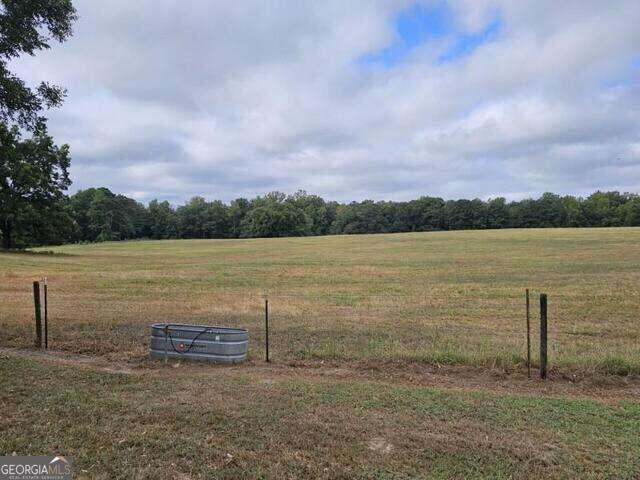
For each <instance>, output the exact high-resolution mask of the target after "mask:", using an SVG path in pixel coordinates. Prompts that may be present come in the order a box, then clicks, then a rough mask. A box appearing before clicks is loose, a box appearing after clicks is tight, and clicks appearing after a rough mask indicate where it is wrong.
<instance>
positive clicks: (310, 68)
mask: <svg viewBox="0 0 640 480" xmlns="http://www.w3.org/2000/svg"><path fill="white" fill-rule="evenodd" d="M74 4H75V6H76V8H77V10H78V13H79V15H80V18H79V20H78V21H77V23H76V25H75V32H74V36H73V37H72V38H71V39H70V40H68V41H67V42H66V43H64V44H62V45H58V44H54V45H52V49H51V50H49V51H46V52H43V53H39V54H38V55H37V56H35V57H26V58H21V59H18V60H16V61H14V62H13V63H12V65H11V68H12V69H13V70H14V72H16V73H17V74H18V75H20V76H21V77H22V78H24V79H25V80H27V81H28V82H30V83H32V84H35V83H36V82H39V81H40V80H48V81H51V82H53V83H57V84H59V85H62V86H64V87H66V88H67V90H68V98H67V100H66V102H65V104H64V105H63V106H62V107H61V108H59V109H57V110H55V111H51V112H49V114H48V116H49V119H50V131H51V133H52V134H53V135H54V136H55V138H56V141H58V142H59V143H65V142H66V143H69V144H70V146H71V152H72V167H71V177H72V180H73V181H74V184H73V187H72V191H76V190H78V189H82V188H87V187H91V186H106V187H108V188H110V189H112V190H113V191H114V192H117V193H123V194H125V195H128V196H131V197H134V198H136V199H137V200H140V201H142V202H146V201H149V200H151V199H153V198H159V199H162V200H169V201H171V202H172V203H176V204H177V203H182V202H184V201H185V200H187V199H189V198H190V197H192V196H194V195H201V196H204V197H205V198H208V199H222V200H225V201H229V200H232V199H234V198H237V197H240V196H244V197H253V196H255V195H261V194H265V193H267V192H269V191H272V190H280V191H284V192H289V193H293V192H295V191H296V190H298V189H304V190H306V191H308V192H309V193H314V194H318V195H322V196H323V197H324V198H326V199H331V200H338V201H352V200H362V199H375V200H383V199H384V200H407V199H412V198H417V197H419V196H422V195H434V196H441V197H444V198H474V197H479V198H483V199H486V198H493V197H497V196H504V197H506V198H507V199H510V200H511V199H520V198H526V197H530V196H537V195H539V194H541V193H543V192H545V191H552V192H556V193H561V194H574V195H587V194H589V193H591V192H593V191H595V190H598V189H600V190H619V191H623V192H635V193H640V27H638V25H640V2H639V1H638V0H607V1H606V2H605V1H602V0H563V1H561V2H559V1H557V0H531V1H528V0H450V1H441V0H434V1H424V2H415V1H403V0H389V1H376V0H349V1H344V0H326V1H321V2H318V1H317V0H296V1H293V0H287V1H285V0H280V1H276V0H242V1H237V0H215V1H213V0H136V1H135V2H132V1H130V0H110V1H108V2H100V1H96V0H76V1H75V2H74Z"/></svg>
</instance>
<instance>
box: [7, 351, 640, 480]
mask: <svg viewBox="0 0 640 480" xmlns="http://www.w3.org/2000/svg"><path fill="white" fill-rule="evenodd" d="M0 381H1V383H2V385H3V389H2V390H1V391H0V400H1V401H2V405H3V411H2V416H1V417H0V418H1V420H0V422H1V423H0V426H1V427H2V432H3V434H2V436H0V451H1V452H3V453H11V452H14V451H15V452H18V453H20V454H49V453H52V452H57V453H63V454H65V455H67V456H69V457H71V458H72V459H73V460H74V463H75V468H76V472H77V474H78V478H92V479H100V478H104V479H107V478H108V479H120V478H122V479H125V478H126V479H128V478H221V479H222V478H301V477H307V478H371V479H374V478H375V479H377V478H394V479H395V478H425V479H426V478H584V479H590V478H592V479H596V478H598V479H599V478H620V479H624V478H628V479H632V478H637V475H638V474H639V473H640V443H639V442H638V438H639V436H640V408H639V406H638V403H635V402H634V403H629V402H626V403H625V402H618V403H615V404H606V403H601V402H598V401H595V400H585V399H568V398H554V397H547V396H530V395H511V394H497V393H491V392H485V391H472V392H465V391H447V390H442V389H438V388H432V387H420V386H407V385H395V384H394V383H393V382H392V381H390V382H382V383H381V382H379V381H367V380H363V379H353V378H351V379H344V380H337V379H322V380H318V378H317V377H313V376H310V377H309V376H305V375H296V374H289V373H286V374H279V373H277V372H273V371H268V372H265V371H261V370H256V369H244V368H242V367H234V368H217V369H206V368H203V367H198V366H196V367H191V366H188V365H187V366H182V367H180V368H178V369H175V368H168V369H160V370H153V371H147V372H146V373H145V374H143V375H122V374H113V373H106V372H100V371H95V370H91V369H86V368H77V367H74V368H71V367H69V366H56V365H52V364H49V363H43V362H41V361H36V360H30V359H20V358H16V357H9V358H0Z"/></svg>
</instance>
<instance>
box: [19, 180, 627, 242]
mask: <svg viewBox="0 0 640 480" xmlns="http://www.w3.org/2000/svg"><path fill="white" fill-rule="evenodd" d="M44 176H45V177H46V175H44ZM60 178H61V179H62V177H60ZM27 203H28V202H27ZM43 212H46V216H47V218H48V219H49V220H48V221H44V220H43V219H40V220H38V219H39V218H40V216H39V214H38V211H37V210H35V209H28V208H27V213H28V216H27V217H25V218H26V221H25V222H23V223H22V224H21V226H20V229H19V230H20V233H19V235H18V236H17V238H18V239H19V242H20V245H21V246H27V245H41V244H53V243H65V242H97V241H105V240H127V239H138V238H140V239H142V238H149V239H169V238H251V237H287V236H312V235H329V234H358V233H393V232H420V231H438V230H463V229H465V230H469V229H498V228H531V227H537V228H545V227H546V228H549V227H608V226H640V196H638V195H635V194H631V193H619V192H596V193H594V194H592V195H590V196H589V197H587V198H579V197H572V196H559V195H555V194H551V193H545V194H544V195H542V196H541V197H540V198H537V199H533V198H528V199H523V200H519V201H512V202H507V201H506V200H505V199H504V198H501V197H498V198H495V199H489V200H480V199H460V200H447V201H445V200H444V199H442V198H438V197H426V196H425V197H420V198H419V199H416V200H410V201H406V202H389V201H379V202H376V201H373V200H364V201H361V202H351V203H347V204H341V203H337V202H327V201H325V200H324V199H322V198H321V197H319V196H317V195H309V194H307V193H306V192H304V191H299V192H296V193H295V194H293V195H286V194H284V193H280V192H272V193H269V194H267V195H264V196H261V197H256V198H253V199H245V198H238V199H236V200H233V201H232V202H230V203H224V202H222V201H220V200H213V201H208V200H206V199H205V198H204V197H193V198H192V199H190V200H189V201H187V202H186V203H185V204H184V205H180V206H177V207H176V206H173V205H171V204H170V203H169V202H167V201H158V200H152V201H151V202H149V203H148V204H147V205H144V204H142V203H140V202H137V201H135V200H133V199H131V198H128V197H126V196H124V195H117V194H115V193H113V192H111V191H110V190H109V189H107V188H104V187H102V188H89V189H86V190H81V191H79V192H77V193H75V194H74V195H71V196H70V197H64V196H60V195H59V196H57V197H56V201H55V202H54V204H53V205H52V206H49V207H48V208H47V209H46V211H45V210H43ZM53 222H55V223H53Z"/></svg>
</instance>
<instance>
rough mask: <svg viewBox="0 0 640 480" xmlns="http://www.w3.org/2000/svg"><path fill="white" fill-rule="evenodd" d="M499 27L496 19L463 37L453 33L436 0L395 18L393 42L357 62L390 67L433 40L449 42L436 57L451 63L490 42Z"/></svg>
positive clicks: (446, 11) (447, 15)
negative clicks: (476, 31) (448, 46)
mask: <svg viewBox="0 0 640 480" xmlns="http://www.w3.org/2000/svg"><path fill="white" fill-rule="evenodd" d="M500 24H501V22H500V18H499V17H497V16H496V17H495V18H494V20H493V21H491V22H490V23H489V24H488V25H487V26H486V27H485V28H484V29H483V30H482V31H480V32H478V33H473V34H466V33H462V32H459V31H458V30H457V27H456V25H455V22H454V18H453V12H452V11H451V8H450V7H449V6H448V5H447V3H446V2H444V1H438V2H433V3H431V4H429V5H424V4H418V3H416V4H414V5H413V6H411V7H409V8H407V9H405V10H402V11H401V12H399V13H398V15H397V16H396V18H395V20H394V26H395V31H396V39H395V41H394V42H393V43H392V44H391V45H389V46H387V47H385V48H383V49H381V50H378V51H376V52H371V53H368V54H366V55H364V56H363V57H361V58H360V59H359V63H364V64H367V63H380V64H383V65H385V66H387V67H391V66H393V65H394V64H396V63H399V62H401V61H402V60H403V59H404V58H405V57H406V56H407V55H409V54H410V53H411V52H412V51H413V50H415V49H416V48H417V47H420V46H421V45H424V44H426V43H428V42H433V41H436V40H443V41H445V40H450V41H451V43H450V45H451V47H450V48H449V49H448V50H446V51H444V52H442V54H441V55H440V56H439V57H438V61H439V62H440V63H446V62H451V61H454V60H456V59H457V58H460V57H463V56H465V55H468V54H470V53H471V52H473V50H475V49H476V48H477V47H479V46H480V45H482V44H483V43H487V42H489V41H491V40H492V39H493V38H494V37H495V36H496V35H497V34H498V33H499V31H500Z"/></svg>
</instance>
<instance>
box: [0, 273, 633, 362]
mask: <svg viewBox="0 0 640 480" xmlns="http://www.w3.org/2000/svg"><path fill="white" fill-rule="evenodd" d="M47 288H48V298H47V308H48V312H47V320H48V323H47V325H48V336H47V337H48V341H49V347H50V348H52V349H56V350H62V351H67V352H73V353H77V354H86V355H103V356H118V357H124V358H125V359H128V360H133V359H143V358H146V357H147V355H148V346H149V337H150V326H151V325H152V324H154V323H172V324H174V323H184V324H204V325H222V326H232V327H242V328H246V329H247V330H248V331H249V337H250V348H249V360H250V361H254V362H258V361H262V360H263V359H265V357H266V353H267V352H266V349H267V346H266V345H267V344H266V341H265V340H266V338H265V337H266V331H265V313H266V312H265V306H266V301H267V300H268V313H269V335H270V336H269V347H268V348H269V350H270V351H269V356H270V358H271V359H272V360H274V361H280V362H304V361H320V362H362V363H368V364H373V363H381V362H390V361H391V362H419V363H425V364H434V365H442V364H460V365H474V366H487V367H502V368H523V369H524V368H526V365H527V356H528V355H527V354H528V349H527V338H529V340H530V347H529V351H530V352H532V353H533V354H532V356H531V363H532V364H533V366H534V367H536V366H538V365H539V360H540V356H539V354H538V352H540V342H539V340H540V330H539V325H540V322H539V317H540V310H539V302H538V295H539V293H540V292H539V291H537V290H532V292H531V302H530V305H531V311H530V316H529V319H530V322H529V323H530V325H531V329H530V334H529V336H528V335H527V316H526V297H525V291H524V289H523V290H522V291H521V292H520V293H519V294H518V292H512V293H510V294H508V295H502V296H500V295H485V296H482V295H479V294H478V292H471V293H469V292H466V294H465V292H461V293H460V294H458V295H455V296H449V297H447V298H442V297H441V296H439V294H438V292H437V289H434V288H429V286H426V287H425V288H424V290H423V291H419V290H418V291H416V289H413V290H412V291H411V292H410V293H407V294H403V293H398V292H373V293H372V292H366V291H365V292H363V291H349V290H346V289H342V290H341V289H336V290H328V289H325V290H313V289H309V290H304V291H298V292H295V291H293V292H292V291H284V292H283V291H279V290H278V289H273V288H272V289H268V290H264V291H260V290H259V289H257V288H255V287H253V288H251V289H247V290H246V291H244V290H242V289H238V288H235V289H231V288H229V289H223V288H216V289H212V290H209V289H208V288H207V287H206V285H202V286H197V285H196V287H195V288H192V289H190V290H189V291H185V292H182V291H181V290H180V289H176V288H171V285H169V288H162V287H160V286H159V285H157V284H154V283H149V284H146V285H145V284H144V283H143V284H141V285H139V286H135V287H134V288H132V287H131V285H130V284H127V289H126V291H123V290H122V289H121V288H120V286H118V285H117V284H113V285H107V286H105V285H95V286H92V285H78V284H73V283H69V282H60V283H56V282H55V279H51V278H50V279H49V281H48V285H47ZM15 290H16V291H17V292H18V294H17V295H15V296H14V297H13V300H14V301H13V303H12V307H11V308H9V309H4V308H3V309H2V317H0V321H1V323H2V332H3V335H2V337H3V341H2V344H3V345H4V346H8V347H17V348H28V347H32V346H33V344H34V339H35V332H36V327H35V322H34V319H35V313H34V312H35V311H36V310H35V308H34V304H33V301H34V297H33V295H32V294H31V292H30V289H29V288H27V285H21V286H20V288H16V289H15ZM8 291H9V292H11V291H13V289H12V288H9V289H8ZM4 292H5V293H4V294H5V296H6V292H7V290H5V291H4ZM42 294H43V292H42V290H41V293H40V295H42ZM41 303H43V302H41ZM573 303H575V302H573V299H567V298H563V297H561V296H560V297H555V298H554V296H553V293H551V294H550V296H549V305H550V308H549V318H548V342H549V348H548V351H549V359H550V360H549V364H550V365H551V366H552V367H555V366H558V365H560V366H566V367H576V368H594V367H602V366H605V367H607V365H608V367H607V368H609V369H612V370H615V369H618V370H620V372H625V371H628V372H635V371H636V369H637V370H638V371H640V367H639V366H638V359H640V351H639V348H638V346H637V343H636V342H620V341H619V338H618V339H616V338H614V337H613V336H611V335H607V327H606V326H604V325H602V322H601V321H599V319H598V318H597V317H596V318H590V319H589V321H580V320H581V319H580V318H579V316H576V314H575V305H573ZM567 312H569V313H568V314H567ZM41 320H42V319H41ZM593 332H597V333H596V334H594V333H593ZM636 335H637V332H636ZM636 338H637V337H636ZM542 360H544V359H542Z"/></svg>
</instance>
